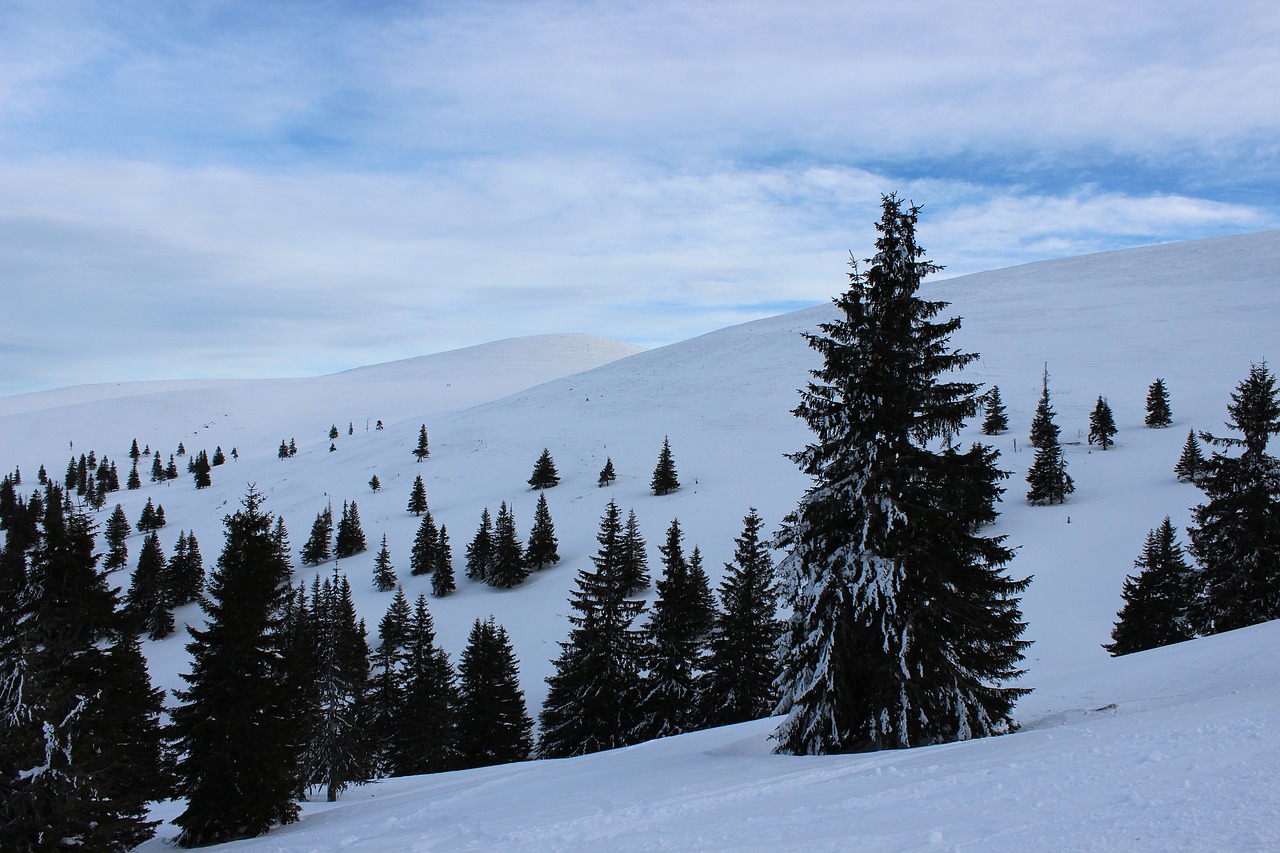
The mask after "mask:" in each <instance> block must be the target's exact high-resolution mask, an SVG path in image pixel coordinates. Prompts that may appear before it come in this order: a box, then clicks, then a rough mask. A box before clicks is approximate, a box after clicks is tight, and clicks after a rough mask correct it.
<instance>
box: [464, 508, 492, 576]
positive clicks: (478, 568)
mask: <svg viewBox="0 0 1280 853" xmlns="http://www.w3.org/2000/svg"><path fill="white" fill-rule="evenodd" d="M492 567H493V519H492V518H491V517H490V516H489V508H488V507H485V508H484V512H482V513H481V514H480V527H479V528H477V529H476V535H475V536H473V537H472V539H471V544H470V545H468V546H467V577H469V578H471V579H472V580H473V581H488V580H489V570H490V569H491V568H492Z"/></svg>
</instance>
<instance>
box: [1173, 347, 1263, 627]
mask: <svg viewBox="0 0 1280 853" xmlns="http://www.w3.org/2000/svg"><path fill="white" fill-rule="evenodd" d="M1227 413H1228V414H1229V415H1230V416H1231V420H1229V421H1228V422H1227V427H1228V428H1230V429H1232V430H1235V431H1237V432H1239V433H1240V434H1241V435H1242V436H1243V437H1242V438H1234V437H1216V436H1213V435H1210V434H1209V433H1201V434H1200V437H1201V438H1202V439H1203V440H1204V441H1207V442H1209V443H1210V444H1211V445H1213V446H1214V447H1218V448H1221V450H1217V451H1215V452H1214V453H1213V455H1212V456H1211V457H1210V458H1209V460H1208V461H1207V462H1206V463H1205V470H1204V473H1203V474H1202V475H1201V476H1200V480H1199V482H1198V483H1197V485H1199V487H1200V488H1201V490H1202V491H1203V492H1204V493H1205V498H1206V500H1205V502H1204V503H1203V504H1200V505H1199V506H1197V507H1195V508H1194V509H1193V510H1192V520H1193V522H1194V523H1193V524H1192V526H1191V527H1190V528H1189V529H1188V531H1187V532H1188V533H1189V535H1190V537H1191V546H1190V551H1191V554H1192V556H1193V557H1195V559H1196V562H1197V563H1199V565H1200V573H1199V577H1200V584H1201V588H1200V591H1199V597H1198V599H1197V601H1196V602H1195V604H1194V606H1193V608H1192V628H1193V629H1194V630H1195V631H1196V633H1197V634H1201V635H1207V634H1217V633H1219V632H1222V631H1230V630H1233V629H1235V628H1243V627H1245V626H1248V625H1256V624H1258V623H1259V622H1266V621H1268V620H1271V619H1276V618H1280V460H1277V459H1276V457H1274V456H1271V455H1269V454H1268V453H1267V452H1266V451H1267V444H1268V442H1269V441H1270V439H1271V436H1273V435H1276V434H1277V433H1280V395H1278V394H1277V390H1276V377H1275V374H1274V373H1271V372H1270V371H1268V370H1267V365H1266V362H1263V363H1261V364H1254V365H1251V366H1250V369H1249V375H1248V376H1247V377H1245V379H1244V380H1243V381H1242V382H1241V383H1240V384H1239V385H1238V386H1237V388H1236V391H1235V392H1234V393H1232V395H1231V404H1230V405H1228V406H1227ZM1228 450H1239V451H1241V452H1240V455H1239V456H1229V455H1228V454H1227V451H1228Z"/></svg>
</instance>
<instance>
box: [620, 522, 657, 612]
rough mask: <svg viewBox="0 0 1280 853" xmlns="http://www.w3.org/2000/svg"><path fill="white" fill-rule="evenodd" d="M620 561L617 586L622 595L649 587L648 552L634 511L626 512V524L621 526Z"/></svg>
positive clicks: (632, 593) (631, 593) (633, 593)
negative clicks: (623, 526)
mask: <svg viewBox="0 0 1280 853" xmlns="http://www.w3.org/2000/svg"><path fill="white" fill-rule="evenodd" d="M620 550H621V563H620V565H619V569H618V586H619V590H620V591H621V592H622V594H623V595H625V596H629V595H635V594H636V593H637V592H640V591H641V590H643V589H648V588H649V554H648V551H647V546H646V545H645V541H644V537H643V536H641V535H640V523H639V522H638V521H636V511H635V510H634V509H633V510H630V511H629V512H628V513H627V526H626V527H625V528H623V531H622V540H621V543H620Z"/></svg>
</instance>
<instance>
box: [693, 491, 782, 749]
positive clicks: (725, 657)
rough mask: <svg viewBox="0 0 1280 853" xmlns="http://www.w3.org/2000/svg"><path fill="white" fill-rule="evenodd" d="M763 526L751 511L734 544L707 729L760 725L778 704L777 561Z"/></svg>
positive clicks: (707, 696) (708, 694)
mask: <svg viewBox="0 0 1280 853" xmlns="http://www.w3.org/2000/svg"><path fill="white" fill-rule="evenodd" d="M762 524H763V522H762V521H761V519H760V515H759V514H758V513H757V512H756V511H755V508H754V507H753V508H752V509H751V510H750V511H749V512H748V513H747V515H746V517H745V518H743V520H742V534H741V535H740V536H738V538H737V539H735V540H734V542H735V543H736V548H735V549H734V552H733V562H732V563H728V564H726V565H725V579H724V581H723V582H722V583H721V584H720V603H721V612H720V613H719V614H718V616H717V618H716V622H715V629H714V631H713V633H712V635H711V656H710V659H709V661H708V663H707V675H706V678H705V679H704V680H703V688H702V691H703V695H702V705H703V707H704V709H705V713H706V715H707V725H711V726H723V725H729V724H730V723H741V722H745V721H746V720H757V719H760V718H761V717H767V716H769V715H770V714H771V713H773V709H774V706H775V705H776V704H777V698H778V697H777V690H776V689H775V688H774V680H775V679H776V678H777V676H778V655H777V650H776V643H777V637H778V634H779V633H780V632H781V625H780V623H779V622H778V619H777V591H776V589H775V588H774V576H773V558H772V557H771V556H770V555H769V547H768V544H767V543H766V542H763V541H761V539H760V528H761V526H762Z"/></svg>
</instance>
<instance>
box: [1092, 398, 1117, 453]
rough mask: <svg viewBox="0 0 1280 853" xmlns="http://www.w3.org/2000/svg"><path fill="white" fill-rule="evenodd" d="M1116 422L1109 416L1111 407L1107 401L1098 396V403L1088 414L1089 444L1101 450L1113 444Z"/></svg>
mask: <svg viewBox="0 0 1280 853" xmlns="http://www.w3.org/2000/svg"><path fill="white" fill-rule="evenodd" d="M1115 434H1116V420H1115V418H1114V417H1112V415H1111V407H1110V406H1109V405H1107V401H1106V400H1104V399H1102V396H1101V395H1099V396H1098V403H1097V405H1095V406H1094V407H1093V411H1092V412H1090V413H1089V443H1090V444H1096V445H1098V446H1099V447H1101V448H1102V449H1103V450H1106V449H1107V448H1108V447H1110V446H1111V445H1113V444H1115V441H1114V436H1115Z"/></svg>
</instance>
